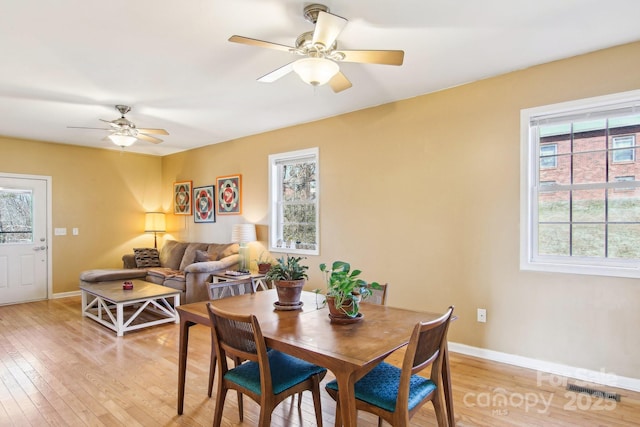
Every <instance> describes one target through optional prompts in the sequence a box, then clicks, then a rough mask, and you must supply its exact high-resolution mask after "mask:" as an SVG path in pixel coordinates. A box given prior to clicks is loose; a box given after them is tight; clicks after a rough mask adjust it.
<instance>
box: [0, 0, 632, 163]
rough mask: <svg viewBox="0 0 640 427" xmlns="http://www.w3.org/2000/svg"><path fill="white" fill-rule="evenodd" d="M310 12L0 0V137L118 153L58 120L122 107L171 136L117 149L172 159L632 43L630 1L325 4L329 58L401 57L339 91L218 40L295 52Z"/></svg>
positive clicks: (236, 0)
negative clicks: (392, 52) (339, 24)
mask: <svg viewBox="0 0 640 427" xmlns="http://www.w3.org/2000/svg"><path fill="white" fill-rule="evenodd" d="M309 3H311V2H304V1H300V0H227V1H224V0H109V1H104V0H103V1H98V0H91V1H89V0H57V1H42V0H0V5H1V6H2V8H1V10H2V13H0V61H1V62H0V117H2V118H1V119H0V135H4V136H9V137H17V138H27V139H36V140H44V141H52V142H59V143H67V144H77V145H85V146H91V147H104V148H113V149H119V148H118V147H116V146H114V145H113V144H111V143H110V142H108V141H105V140H103V138H104V136H106V135H107V132H105V131H100V130H83V129H69V128H67V126H88V127H102V124H103V123H101V122H99V120H98V119H106V120H113V119H116V118H118V117H119V114H118V112H117V111H116V110H115V108H114V105H115V104H126V105H130V106H131V107H132V111H131V112H130V113H129V114H127V118H128V119H130V120H132V121H133V122H135V123H136V125H137V126H138V127H147V128H164V129H167V130H168V131H169V133H170V135H169V136H165V137H161V138H163V139H164V142H163V143H161V144H158V145H154V144H151V143H149V142H145V141H138V142H136V143H135V144H134V145H133V146H131V147H129V148H127V149H126V150H127V151H130V152H138V153H147V154H153V155H167V154H171V153H175V152H179V151H183V150H186V149H190V148H195V147H199V146H204V145H209V144H214V143H219V142H223V141H228V140H231V139H234V138H239V137H243V136H247V135H252V134H256V133H261V132H264V131H268V130H273V129H278V128H282V127H287V126H291V125H295V124H298V123H304V122H310V121H314V120H318V119H321V118H325V117H330V116H335V115H338V114H342V113H346V112H349V111H354V110H359V109H363V108H367V107H371V106H375V105H380V104H384V103H387V102H391V101H394V100H400V99H406V98H411V97H414V96H417V95H421V94H425V93H429V92H434V91H437V90H441V89H444V88H448V87H452V86H456V85H460V84H463V83H468V82H471V81H475V80H479V79H483V78H486V77H490V76H494V75H498V74H503V73H506V72H509V71H512V70H516V69H521V68H526V67H529V66H532V65H535V64H540V63H544V62H549V61H553V60H556V59H560V58H566V57H570V56H574V55H578V54H581V53H585V52H590V51H593V50H597V49H601V48H606V47H609V46H614V45H619V44H623V43H627V42H631V41H637V40H640V24H639V23H638V17H639V16H640V1H638V0H526V1H525V0H404V1H402V0H396V1H389V0H350V1H338V0H324V1H323V2H322V1H321V2H320V3H323V4H325V5H327V6H329V8H330V12H331V13H334V14H336V15H340V16H342V17H345V18H347V19H348V20H349V23H348V24H347V26H346V28H345V29H344V31H343V32H342V33H341V34H340V36H339V38H338V46H339V48H343V49H362V50H367V49H402V50H404V51H405V60H404V65H403V66H401V67H395V66H388V65H373V64H355V63H342V64H341V70H342V71H343V73H344V74H345V75H346V76H347V77H348V78H349V79H350V80H351V82H352V83H353V87H352V88H351V89H348V90H346V91H344V92H341V93H338V94H335V93H333V92H332V91H331V89H330V88H329V87H328V86H322V87H320V88H317V89H315V90H314V88H312V87H311V86H308V85H306V84H304V83H303V82H302V81H300V79H299V78H298V77H297V75H295V74H294V73H291V74H289V75H287V76H285V77H283V78H282V79H280V80H278V81H276V82H274V83H260V82H257V81H256V79H257V78H258V77H260V76H262V75H264V74H266V73H268V72H270V71H272V70H274V69H276V68H278V67H280V66H282V65H284V64H286V63H288V62H290V61H292V60H293V59H295V57H293V56H292V55H291V54H288V53H286V52H281V51H277V50H270V49H263V48H258V47H253V46H246V45H241V44H236V43H230V42H228V41H227V39H228V38H229V37H230V36H231V35H234V34H238V35H242V36H246V37H251V38H257V39H262V40H266V41H271V42H275V43H280V44H285V45H289V46H292V45H294V43H295V39H296V37H297V36H298V35H299V34H301V33H303V32H305V31H312V30H313V26H312V24H310V23H308V22H307V21H305V20H304V19H303V17H302V9H303V7H304V6H305V5H307V4H309ZM630 72H637V70H630Z"/></svg>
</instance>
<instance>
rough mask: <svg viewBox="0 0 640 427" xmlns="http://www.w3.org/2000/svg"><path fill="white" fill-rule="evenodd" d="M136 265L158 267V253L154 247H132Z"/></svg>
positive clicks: (139, 266)
mask: <svg viewBox="0 0 640 427" xmlns="http://www.w3.org/2000/svg"><path fill="white" fill-rule="evenodd" d="M133 255H134V257H135V260H136V267H138V268H145V267H160V253H159V252H158V250H157V249H154V248H133Z"/></svg>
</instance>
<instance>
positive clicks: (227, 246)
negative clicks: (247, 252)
mask: <svg viewBox="0 0 640 427" xmlns="http://www.w3.org/2000/svg"><path fill="white" fill-rule="evenodd" d="M239 251H240V245H239V244H238V243H211V244H210V245H209V247H208V248H207V252H208V253H209V255H210V256H211V258H212V259H211V261H219V260H221V259H222V258H226V257H228V256H231V255H233V254H237V253H238V252H239ZM214 256H215V258H213V257H214Z"/></svg>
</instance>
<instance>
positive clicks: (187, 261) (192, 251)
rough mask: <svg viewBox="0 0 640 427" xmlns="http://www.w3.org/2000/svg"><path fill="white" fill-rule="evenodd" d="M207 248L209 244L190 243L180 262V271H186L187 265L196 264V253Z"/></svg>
mask: <svg viewBox="0 0 640 427" xmlns="http://www.w3.org/2000/svg"><path fill="white" fill-rule="evenodd" d="M207 246H209V245H208V244H207V243H189V244H188V246H187V249H186V250H185V251H184V256H183V257H182V262H180V270H184V269H185V268H186V267H187V265H191V264H193V263H194V262H196V251H198V250H201V251H202V250H206V249H207Z"/></svg>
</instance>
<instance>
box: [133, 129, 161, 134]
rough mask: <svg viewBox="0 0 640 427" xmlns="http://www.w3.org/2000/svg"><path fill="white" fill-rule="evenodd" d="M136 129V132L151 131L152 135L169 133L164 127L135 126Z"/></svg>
mask: <svg viewBox="0 0 640 427" xmlns="http://www.w3.org/2000/svg"><path fill="white" fill-rule="evenodd" d="M136 129H138V132H142V133H151V134H154V135H169V132H167V131H166V130H164V129H150V128H136Z"/></svg>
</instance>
